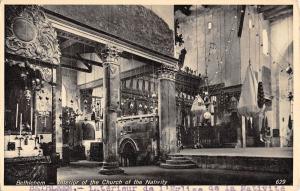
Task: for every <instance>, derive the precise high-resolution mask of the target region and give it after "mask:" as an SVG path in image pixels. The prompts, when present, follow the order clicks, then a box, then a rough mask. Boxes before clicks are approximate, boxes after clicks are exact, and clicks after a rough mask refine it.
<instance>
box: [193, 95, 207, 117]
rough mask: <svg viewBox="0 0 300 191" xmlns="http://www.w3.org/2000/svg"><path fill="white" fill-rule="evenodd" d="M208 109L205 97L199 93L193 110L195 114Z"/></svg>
mask: <svg viewBox="0 0 300 191" xmlns="http://www.w3.org/2000/svg"><path fill="white" fill-rule="evenodd" d="M206 111H207V110H206V107H205V104H204V101H203V99H202V98H201V97H200V96H199V95H197V96H196V98H195V100H194V102H193V105H192V108H191V112H192V113H194V114H198V115H202V114H203V113H205V112H206Z"/></svg>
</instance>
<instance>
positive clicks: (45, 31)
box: [5, 5, 61, 65]
mask: <svg viewBox="0 0 300 191" xmlns="http://www.w3.org/2000/svg"><path fill="white" fill-rule="evenodd" d="M5 11H6V15H7V17H6V20H5V22H6V23H5V24H6V30H5V48H6V52H9V53H12V54H17V55H21V56H24V57H30V58H33V59H37V60H42V61H44V62H49V63H51V64H56V65H57V64H59V63H60V56H61V53H60V50H59V46H58V40H57V34H56V32H55V30H54V28H53V27H52V25H51V23H50V22H49V21H48V19H47V17H46V15H45V13H44V12H43V11H42V10H41V8H40V7H38V6H36V5H30V6H7V8H6V10H5Z"/></svg>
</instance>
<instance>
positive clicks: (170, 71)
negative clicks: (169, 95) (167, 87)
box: [158, 65, 178, 81]
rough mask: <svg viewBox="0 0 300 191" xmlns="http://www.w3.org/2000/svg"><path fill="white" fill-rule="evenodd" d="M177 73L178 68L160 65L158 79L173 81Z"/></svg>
mask: <svg viewBox="0 0 300 191" xmlns="http://www.w3.org/2000/svg"><path fill="white" fill-rule="evenodd" d="M177 71H178V68H176V67H174V66H167V65H162V67H161V68H160V69H159V70H158V78H159V79H168V80H174V81H175V77H176V72H177Z"/></svg>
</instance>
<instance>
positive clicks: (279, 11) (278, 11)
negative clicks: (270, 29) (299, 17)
mask: <svg viewBox="0 0 300 191" xmlns="http://www.w3.org/2000/svg"><path fill="white" fill-rule="evenodd" d="M290 10H291V7H290V6H289V5H288V6H278V7H276V8H274V9H272V10H270V11H267V12H264V19H267V20H268V19H270V18H272V17H275V16H276V15H280V14H282V12H286V11H290Z"/></svg>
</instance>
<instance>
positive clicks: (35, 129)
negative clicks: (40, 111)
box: [34, 112, 37, 137]
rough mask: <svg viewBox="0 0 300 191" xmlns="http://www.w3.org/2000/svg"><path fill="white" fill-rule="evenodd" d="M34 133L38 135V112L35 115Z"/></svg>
mask: <svg viewBox="0 0 300 191" xmlns="http://www.w3.org/2000/svg"><path fill="white" fill-rule="evenodd" d="M34 121H35V122H34V135H35V137H36V136H37V113H36V112H35V115H34Z"/></svg>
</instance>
